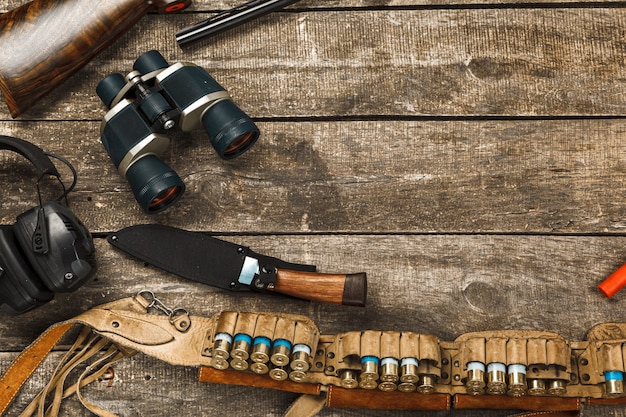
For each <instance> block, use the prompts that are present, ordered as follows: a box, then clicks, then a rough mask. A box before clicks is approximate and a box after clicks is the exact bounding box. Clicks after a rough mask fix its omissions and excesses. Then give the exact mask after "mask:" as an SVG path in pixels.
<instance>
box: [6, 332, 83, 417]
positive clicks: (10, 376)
mask: <svg viewBox="0 0 626 417" xmlns="http://www.w3.org/2000/svg"><path fill="white" fill-rule="evenodd" d="M71 327H72V323H71V322H68V323H60V324H57V325H54V326H52V327H50V328H49V329H48V330H46V331H45V332H44V333H43V334H42V335H41V336H40V337H39V338H38V339H37V340H35V341H34V342H33V343H32V344H31V345H30V346H28V347H27V348H26V349H25V350H24V351H23V352H22V353H21V354H20V355H19V356H18V358H17V359H16V360H15V361H14V362H13V363H12V364H11V366H10V367H9V369H7V371H6V372H5V373H4V375H3V376H2V378H0V415H2V414H3V413H4V411H6V409H7V407H8V406H9V405H10V404H11V402H12V401H13V399H14V398H15V396H16V395H17V393H18V392H19V390H20V389H21V388H22V386H23V385H24V383H25V382H26V381H27V380H28V378H30V376H31V375H32V374H33V372H35V370H36V369H37V368H38V367H39V365H40V364H41V362H43V360H44V359H45V358H46V356H47V355H48V353H50V351H51V350H52V348H53V347H54V346H55V345H56V344H57V343H58V342H59V340H60V339H61V337H63V335H64V334H65V333H66V332H67V331H68V330H69V329H70V328H71Z"/></svg>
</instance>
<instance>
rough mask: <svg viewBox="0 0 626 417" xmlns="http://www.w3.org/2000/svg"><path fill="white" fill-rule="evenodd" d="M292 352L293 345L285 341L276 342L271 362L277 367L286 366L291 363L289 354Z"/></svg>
mask: <svg viewBox="0 0 626 417" xmlns="http://www.w3.org/2000/svg"><path fill="white" fill-rule="evenodd" d="M290 351H291V343H290V342H289V341H288V340H285V339H278V340H275V341H274V344H273V346H272V353H271V355H270V361H271V362H272V363H273V364H274V365H276V366H285V365H287V364H288V363H289V352H290Z"/></svg>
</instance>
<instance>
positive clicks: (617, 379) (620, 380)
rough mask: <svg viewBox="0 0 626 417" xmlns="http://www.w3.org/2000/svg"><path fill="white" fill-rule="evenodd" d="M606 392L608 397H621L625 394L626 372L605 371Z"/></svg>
mask: <svg viewBox="0 0 626 417" xmlns="http://www.w3.org/2000/svg"><path fill="white" fill-rule="evenodd" d="M604 381H605V382H604V394H605V396H606V397H608V398H614V397H619V396H621V395H622V394H624V373H623V372H621V371H607V372H605V373H604Z"/></svg>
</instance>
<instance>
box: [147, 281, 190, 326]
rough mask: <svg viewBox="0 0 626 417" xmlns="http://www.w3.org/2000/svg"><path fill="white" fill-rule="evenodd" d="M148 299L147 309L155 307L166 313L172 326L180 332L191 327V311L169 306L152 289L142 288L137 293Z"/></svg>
mask: <svg viewBox="0 0 626 417" xmlns="http://www.w3.org/2000/svg"><path fill="white" fill-rule="evenodd" d="M137 295H139V296H142V297H143V298H145V299H146V301H148V303H149V304H148V305H147V306H146V310H149V309H151V308H152V309H155V310H157V311H160V312H161V313H163V314H165V315H166V316H167V318H168V320H169V322H170V324H171V325H172V326H174V327H175V328H176V330H178V331H179V332H186V331H187V330H189V327H191V319H190V318H189V312H188V311H187V310H186V309H184V308H182V307H176V308H169V307H168V306H166V305H165V304H164V303H163V302H162V301H161V300H160V299H158V298H157V297H156V296H155V295H154V293H153V292H152V291H148V290H142V291H139V292H138V293H137Z"/></svg>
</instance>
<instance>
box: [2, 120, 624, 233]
mask: <svg viewBox="0 0 626 417" xmlns="http://www.w3.org/2000/svg"><path fill="white" fill-rule="evenodd" d="M259 126H260V129H261V132H262V137H261V139H260V140H259V142H258V143H257V144H256V145H255V147H254V148H253V149H252V150H250V151H249V152H248V153H247V154H245V155H243V156H242V157H241V158H237V159H235V160H232V161H226V162H225V161H222V160H220V159H219V157H217V155H216V154H215V152H214V151H213V149H212V148H211V147H210V145H209V143H208V141H207V140H206V135H204V134H203V133H202V132H194V133H193V134H191V135H176V136H175V139H174V141H173V144H172V145H171V147H170V150H169V151H168V152H167V154H166V155H164V156H163V159H164V160H165V161H166V162H167V163H168V164H169V165H170V166H171V167H172V168H173V169H175V170H176V171H177V172H178V174H179V175H180V176H181V178H182V179H183V181H184V182H185V184H186V186H187V190H186V192H185V195H184V196H183V198H182V200H181V201H180V202H179V204H177V205H176V206H175V207H174V208H172V209H171V210H169V211H167V212H165V213H163V215H160V216H157V217H154V216H150V215H147V214H144V213H143V212H142V210H141V209H140V207H139V205H138V204H137V203H136V202H135V200H134V199H133V197H132V194H131V192H130V188H129V186H128V183H127V181H126V180H125V179H124V178H122V177H121V176H120V175H119V174H118V173H117V171H116V169H115V167H114V166H113V163H112V162H111V161H110V159H109V158H108V156H107V155H106V153H105V151H104V148H103V147H102V145H101V144H100V141H99V139H98V135H99V133H98V132H99V130H98V129H99V123H94V122H84V123H83V122H69V123H67V124H65V123H30V122H29V123H21V122H0V130H1V131H3V132H5V133H6V134H12V135H15V136H18V137H23V138H26V139H28V140H31V141H33V142H34V143H36V144H38V145H40V146H42V147H43V148H44V149H46V150H48V151H51V152H54V153H57V154H60V155H63V156H65V157H66V158H68V159H69V160H70V161H71V162H72V163H73V164H74V165H75V166H76V168H77V169H78V171H79V173H80V177H79V181H78V185H77V188H76V192H75V193H73V194H72V195H70V203H71V207H72V208H73V210H74V211H75V212H76V213H77V214H78V215H79V217H80V218H81V219H83V220H84V221H85V223H86V224H87V226H88V227H89V228H90V230H92V231H94V232H112V231H115V230H118V229H120V228H122V227H124V226H127V225H129V224H135V223H150V222H154V221H156V222H160V223H164V224H169V225H172V226H178V227H183V228H187V229H193V230H209V231H213V232H219V233H285V232H286V233H310V232H350V233H372V232H383V233H390V232H393V233H396V232H399V233H402V232H411V233H442V232H443V233H455V232H462V233H474V232H479V233H480V232H482V233H595V232H600V233H610V234H621V233H623V230H624V227H625V226H626V223H624V218H623V208H622V200H623V185H624V181H625V180H624V175H623V174H624V170H625V165H624V159H623V157H622V154H623V152H624V146H625V145H624V143H626V142H625V139H626V130H625V128H624V123H623V122H622V121H621V120H610V119H606V120H605V119H592V120H521V121H506V120H503V121H502V120H493V121H479V120H476V121H456V120H453V121H384V122H382V121H356V122H341V121H338V122H299V123H291V122H276V123H270V122H268V123H265V122H262V123H259ZM0 162H2V163H1V164H0V178H1V180H2V181H3V183H4V184H6V185H5V187H6V188H5V190H6V196H7V197H6V198H5V200H4V202H3V206H2V209H3V210H2V212H0V218H1V219H2V222H3V223H5V224H6V223H11V222H13V221H14V218H15V216H17V215H18V214H19V213H21V212H23V211H25V210H27V209H28V208H29V207H31V206H32V205H33V204H35V202H36V194H35V189H34V187H33V185H32V184H33V183H32V181H34V177H33V175H34V174H32V173H31V174H29V172H31V171H30V166H29V165H28V162H27V161H26V160H23V158H21V157H18V156H17V155H13V154H11V153H9V152H0ZM60 169H61V168H60ZM16 174H19V181H18V180H17V179H16V180H15V181H11V180H10V179H11V178H12V177H13V176H14V175H16ZM29 175H30V176H29ZM62 175H63V178H65V179H66V180H69V178H70V173H69V171H67V170H66V171H62ZM46 191H47V192H48V194H49V195H55V192H57V193H58V188H55V187H54V184H51V185H50V187H48V188H46Z"/></svg>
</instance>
